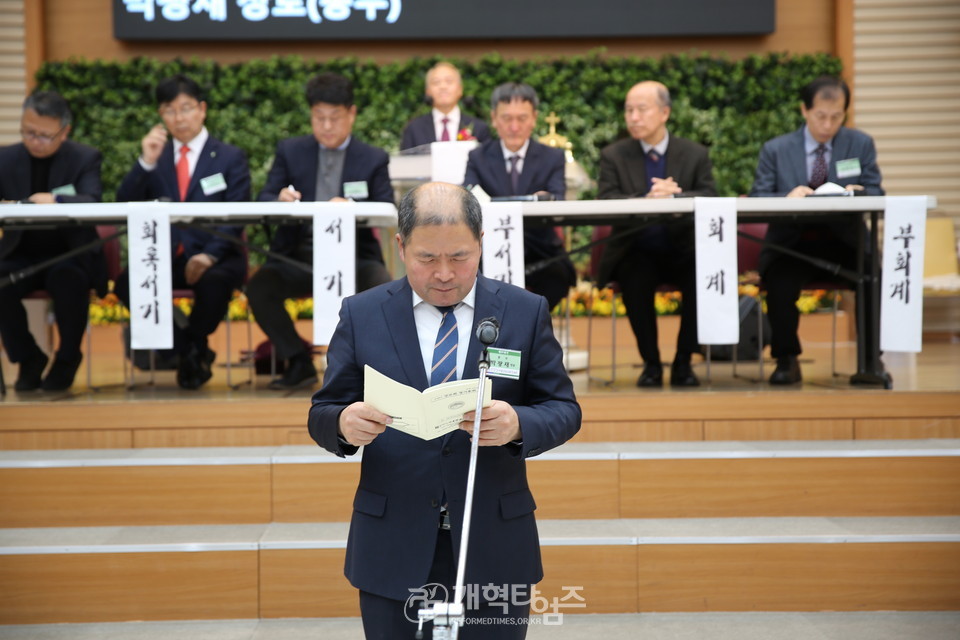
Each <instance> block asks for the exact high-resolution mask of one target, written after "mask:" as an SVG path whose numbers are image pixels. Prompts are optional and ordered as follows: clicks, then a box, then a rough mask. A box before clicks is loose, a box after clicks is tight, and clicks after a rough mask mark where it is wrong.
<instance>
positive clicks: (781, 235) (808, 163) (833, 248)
mask: <svg viewBox="0 0 960 640" xmlns="http://www.w3.org/2000/svg"><path fill="white" fill-rule="evenodd" d="M800 98H801V105H800V113H802V114H803V119H804V120H805V121H806V124H804V126H802V127H801V128H800V129H799V130H797V131H794V132H793V133H788V134H785V135H782V136H780V137H778V138H774V139H773V140H770V141H768V142H767V143H766V144H764V145H763V148H762V149H761V150H760V160H759V162H758V163H757V175H756V178H755V179H754V181H753V188H752V189H751V190H750V195H751V196H786V197H788V198H803V197H805V196H808V195H810V194H811V193H813V190H814V189H816V188H817V187H819V186H820V185H822V184H824V183H825V182H834V183H836V184H839V185H840V186H843V187H845V188H846V189H847V190H848V191H852V192H854V193H859V194H864V195H872V196H882V195H883V193H884V192H883V189H882V188H881V186H880V168H879V167H878V166H877V150H876V148H875V147H874V144H873V139H872V138H871V137H870V136H868V135H867V134H866V133H863V132H862V131H858V130H857V129H848V128H847V127H844V126H843V122H844V120H845V118H846V115H847V108H848V107H849V106H850V89H849V87H847V84H846V83H845V82H844V81H843V80H841V79H840V78H834V77H830V76H823V77H820V78H817V79H815V80H814V81H812V82H810V83H809V84H808V85H806V86H805V87H804V88H803V89H802V90H801V92H800ZM864 233H866V228H865V226H864V223H863V222H862V221H861V220H859V219H854V218H845V219H843V220H840V221H837V222H829V223H796V222H774V223H771V224H770V226H769V227H768V228H767V237H766V239H767V240H768V241H770V242H772V243H774V244H776V245H780V246H783V247H787V248H790V249H793V250H795V251H798V252H800V253H803V254H806V255H810V256H816V257H819V258H822V259H824V260H829V261H830V262H833V263H837V264H840V265H842V266H844V267H846V268H848V269H853V270H855V269H856V268H857V265H856V262H857V261H856V253H857V252H856V247H857V240H858V234H864ZM760 275H761V277H762V278H763V282H764V284H765V285H766V287H767V312H768V314H769V316H770V325H771V331H772V335H771V336H770V342H771V345H770V346H771V353H772V355H773V357H774V358H776V359H777V367H776V369H775V370H774V372H773V374H772V375H771V376H770V384H795V383H798V382H800V381H801V380H802V377H803V376H802V374H801V372H800V364H799V362H798V361H797V356H799V355H800V353H801V348H800V338H799V336H798V334H797V330H798V328H799V325H800V312H799V311H798V310H797V306H796V301H797V298H799V297H800V290H801V287H803V285H804V284H806V283H808V282H811V281H814V280H816V279H818V278H828V277H829V278H833V277H835V276H832V275H830V274H828V273H827V272H825V271H823V270H821V269H819V268H817V267H815V266H814V265H812V264H810V263H808V262H805V261H803V260H800V259H799V258H795V257H792V256H788V255H787V254H785V253H781V252H779V251H776V250H775V249H772V248H768V247H764V248H763V249H762V250H761V252H760ZM865 289H866V292H867V293H866V295H867V296H870V287H865ZM865 304H866V306H864V307H862V308H865V309H869V308H870V306H869V305H870V304H871V300H870V299H867V300H866V301H865ZM865 324H866V325H868V326H867V330H868V331H870V330H871V327H870V326H869V325H870V323H869V322H867V323H865ZM871 339H874V337H871V336H867V337H866V340H867V341H870V340H871Z"/></svg>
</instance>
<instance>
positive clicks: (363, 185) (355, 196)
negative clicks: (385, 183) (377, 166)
mask: <svg viewBox="0 0 960 640" xmlns="http://www.w3.org/2000/svg"><path fill="white" fill-rule="evenodd" d="M343 197H344V198H350V199H351V200H366V199H367V198H369V197H370V192H369V191H367V182H366V181H365V180H357V181H356V182H344V183H343Z"/></svg>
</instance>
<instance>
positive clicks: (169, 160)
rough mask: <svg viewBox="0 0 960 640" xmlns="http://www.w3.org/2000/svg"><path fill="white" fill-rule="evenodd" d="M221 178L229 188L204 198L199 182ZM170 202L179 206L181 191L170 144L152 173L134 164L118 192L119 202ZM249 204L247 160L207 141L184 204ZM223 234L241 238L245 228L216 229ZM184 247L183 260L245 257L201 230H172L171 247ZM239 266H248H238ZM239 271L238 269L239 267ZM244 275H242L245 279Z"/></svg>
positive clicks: (228, 147) (218, 143) (222, 144)
mask: <svg viewBox="0 0 960 640" xmlns="http://www.w3.org/2000/svg"><path fill="white" fill-rule="evenodd" d="M218 173H219V174H222V175H223V178H224V180H225V181H226V183H227V188H226V189H224V190H223V191H219V192H217V193H211V194H210V195H205V194H204V193H203V188H202V187H201V185H200V181H201V180H202V179H203V178H207V177H210V176H215V175H217V174H218ZM158 198H168V199H170V200H171V201H173V202H180V189H179V188H178V187H177V173H176V166H175V163H174V159H173V142H172V141H170V142H167V144H166V146H164V148H163V152H162V153H161V154H160V159H159V160H158V161H157V167H156V169H154V170H153V171H145V170H144V169H143V167H142V166H140V162H139V161H138V162H135V163H134V165H133V168H132V169H130V172H129V173H127V175H126V176H125V177H124V179H123V182H122V183H120V188H119V189H117V201H118V202H131V201H140V200H156V199H158ZM249 200H250V171H249V169H248V168H247V157H246V155H245V154H244V153H243V151H241V150H240V149H238V148H237V147H234V146H232V145H229V144H227V143H225V142H221V141H220V140H217V139H216V138H214V137H213V136H211V137H209V138H207V143H206V144H205V145H204V146H203V150H202V151H201V152H200V158H199V159H198V160H197V166H196V167H195V168H194V170H193V175H192V176H190V186H189V187H188V188H187V197H186V200H185V201H184V202H249ZM215 229H217V230H218V231H220V232H221V233H228V234H230V235H232V236H236V237H237V238H240V236H241V234H242V232H243V227H242V226H238V225H223V226H217V227H215ZM178 245H183V250H184V256H185V257H186V258H187V259H190V258H191V257H193V256H195V255H196V254H198V253H206V254H208V255H211V256H213V257H214V258H216V259H217V261H218V262H219V261H223V260H224V259H225V258H229V257H233V256H241V257H242V256H243V251H242V249H241V248H240V246H239V245H237V244H236V243H233V242H230V241H229V240H224V239H221V238H218V237H215V236H214V235H213V234H210V233H208V232H206V231H204V230H202V229H194V228H184V229H181V228H178V227H176V226H173V227H172V228H171V229H170V247H171V249H172V250H173V251H176V250H177V246H178ZM234 262H235V263H236V264H237V265H243V268H244V270H245V269H246V265H245V263H244V262H236V261H234ZM238 268H239V266H238ZM244 275H245V274H243V273H241V274H240V278H241V279H242V278H243V276H244Z"/></svg>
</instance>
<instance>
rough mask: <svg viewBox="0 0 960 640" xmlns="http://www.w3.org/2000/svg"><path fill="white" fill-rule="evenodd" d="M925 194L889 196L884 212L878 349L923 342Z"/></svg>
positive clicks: (916, 349)
mask: <svg viewBox="0 0 960 640" xmlns="http://www.w3.org/2000/svg"><path fill="white" fill-rule="evenodd" d="M926 227H927V198H926V196H900V197H896V196H888V197H887V209H886V212H885V213H884V215H883V272H882V274H881V277H880V291H881V295H880V349H881V350H882V351H911V352H919V351H921V349H922V342H923V248H924V240H925V238H926Z"/></svg>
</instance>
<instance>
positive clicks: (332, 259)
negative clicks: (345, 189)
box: [313, 205, 357, 345]
mask: <svg viewBox="0 0 960 640" xmlns="http://www.w3.org/2000/svg"><path fill="white" fill-rule="evenodd" d="M333 206H335V207H336V210H335V212H330V213H316V214H314V216H313V344H316V345H326V344H330V338H332V337H333V332H334V330H335V329H336V328H337V321H338V319H339V316H340V303H341V302H342V301H343V299H344V298H346V297H347V296H352V295H353V294H354V293H356V289H357V281H356V262H357V258H356V245H357V243H356V235H357V223H356V214H355V212H354V210H353V207H351V206H348V205H333ZM341 209H342V211H340V210H341Z"/></svg>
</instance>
